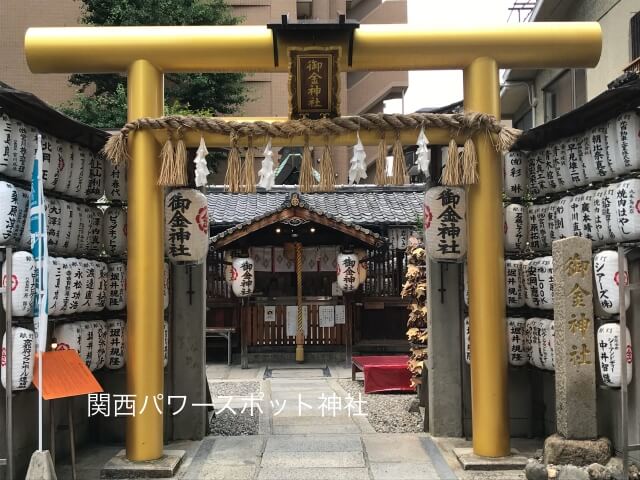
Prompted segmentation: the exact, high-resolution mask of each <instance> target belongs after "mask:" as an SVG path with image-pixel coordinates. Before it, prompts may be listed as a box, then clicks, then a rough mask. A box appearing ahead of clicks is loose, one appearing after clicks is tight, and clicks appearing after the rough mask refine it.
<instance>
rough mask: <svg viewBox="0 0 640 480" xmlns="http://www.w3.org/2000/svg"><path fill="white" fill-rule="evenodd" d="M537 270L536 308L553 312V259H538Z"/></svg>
mask: <svg viewBox="0 0 640 480" xmlns="http://www.w3.org/2000/svg"><path fill="white" fill-rule="evenodd" d="M537 260H539V261H538V262H537V269H538V272H537V273H538V307H539V308H541V309H543V310H553V257H552V256H547V257H540V258H539V259H537Z"/></svg>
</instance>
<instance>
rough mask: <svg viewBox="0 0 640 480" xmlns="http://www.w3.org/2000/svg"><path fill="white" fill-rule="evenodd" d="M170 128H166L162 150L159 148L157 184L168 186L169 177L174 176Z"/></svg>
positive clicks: (174, 162)
mask: <svg viewBox="0 0 640 480" xmlns="http://www.w3.org/2000/svg"><path fill="white" fill-rule="evenodd" d="M172 136H173V135H172V132H171V130H167V141H166V142H164V145H163V146H162V150H160V161H161V165H160V176H159V177H158V185H163V186H170V185H171V178H173V177H174V176H175V167H176V161H175V151H174V149H173V140H172V138H171V137H172Z"/></svg>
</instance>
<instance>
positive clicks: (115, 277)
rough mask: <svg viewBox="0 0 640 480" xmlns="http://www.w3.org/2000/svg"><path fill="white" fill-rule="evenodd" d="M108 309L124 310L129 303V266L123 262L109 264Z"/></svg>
mask: <svg viewBox="0 0 640 480" xmlns="http://www.w3.org/2000/svg"><path fill="white" fill-rule="evenodd" d="M107 269H108V270H107V294H106V305H105V306H106V308H107V310H112V311H118V310H124V308H125V306H126V305H127V290H126V286H127V266H126V265H125V264H124V263H122V262H114V263H110V264H109V265H108V266H107Z"/></svg>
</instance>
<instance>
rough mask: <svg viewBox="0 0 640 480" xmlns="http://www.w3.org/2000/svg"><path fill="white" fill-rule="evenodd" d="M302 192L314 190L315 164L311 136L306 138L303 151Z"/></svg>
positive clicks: (300, 182) (299, 181) (300, 179)
mask: <svg viewBox="0 0 640 480" xmlns="http://www.w3.org/2000/svg"><path fill="white" fill-rule="evenodd" d="M298 183H299V184H300V192H302V193H306V192H310V191H312V190H313V185H314V181H313V164H312V160H311V148H310V147H309V137H305V139H304V149H303V151H302V164H301V165H300V178H299V180H298Z"/></svg>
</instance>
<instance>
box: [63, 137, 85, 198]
mask: <svg viewBox="0 0 640 480" xmlns="http://www.w3.org/2000/svg"><path fill="white" fill-rule="evenodd" d="M71 148H72V151H73V173H72V175H71V185H70V186H69V191H68V192H67V193H68V194H69V195H71V196H72V197H76V198H82V197H83V195H84V194H85V192H86V190H87V186H88V180H87V179H86V176H87V174H88V171H89V159H88V158H87V152H88V150H87V149H86V148H84V147H82V146H80V145H78V144H77V143H74V144H72V145H71Z"/></svg>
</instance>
